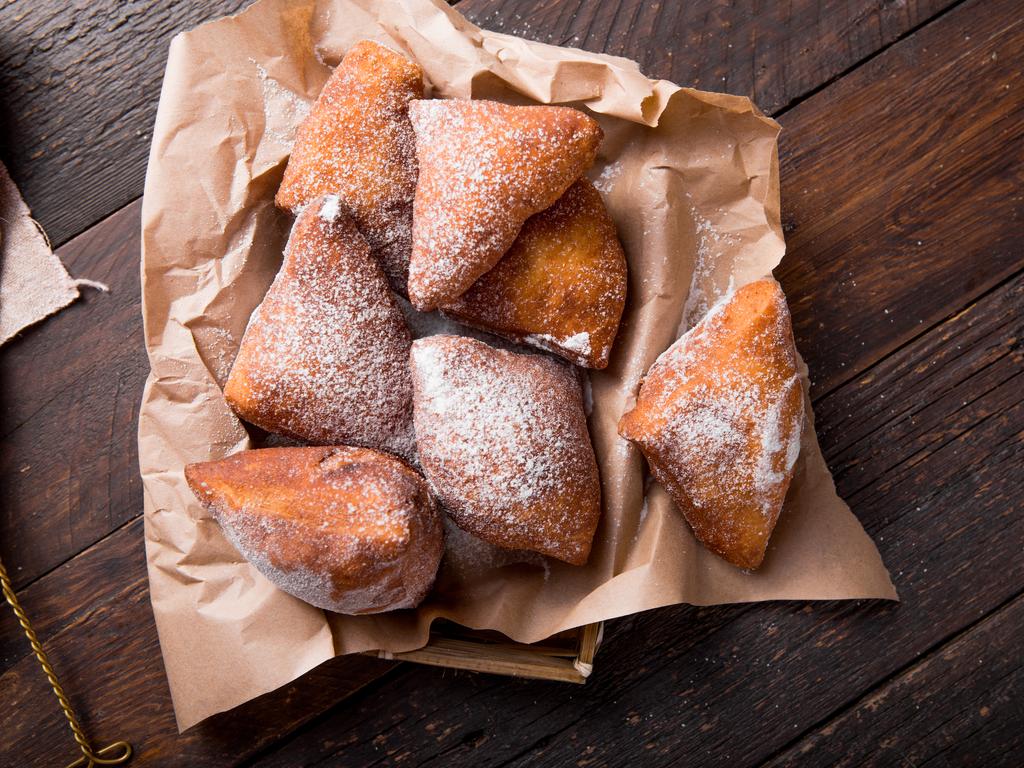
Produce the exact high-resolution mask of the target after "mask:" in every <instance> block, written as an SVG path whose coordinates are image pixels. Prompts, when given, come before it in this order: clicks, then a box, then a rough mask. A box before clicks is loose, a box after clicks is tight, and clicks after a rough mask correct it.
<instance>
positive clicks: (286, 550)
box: [185, 447, 444, 614]
mask: <svg viewBox="0 0 1024 768" xmlns="http://www.w3.org/2000/svg"><path fill="white" fill-rule="evenodd" d="M185 479H186V480H187V481H188V485H189V488H191V489H192V492H193V493H194V494H195V495H196V498H197V499H199V501H201V502H202V504H203V506H204V507H206V509H208V510H209V511H210V512H211V513H212V514H213V516H214V517H215V518H216V519H217V522H218V523H220V526H221V529H222V530H223V531H224V535H225V536H226V537H227V539H228V540H229V541H230V542H231V543H232V544H233V545H234V547H235V548H236V549H237V550H238V551H239V552H240V553H241V554H242V556H243V557H244V558H245V559H246V560H248V561H249V562H250V563H252V564H253V566H255V568H256V569H257V570H258V571H259V572H260V573H262V574H263V575H264V576H266V577H267V578H268V579H269V580H270V581H271V582H273V583H274V584H276V585H277V586H278V587H280V588H281V589H283V590H284V591H285V592H287V593H288V594H290V595H294V596H295V597H297V598H299V599H300V600H305V601H306V602H307V603H310V604H312V605H315V606H317V607H319V608H324V609H326V610H328V611H335V612H337V613H349V614H359V613H380V612H381V611H392V610H395V609H398V608H413V607H415V606H417V605H419V603H420V602H421V601H422V600H423V598H424V597H425V596H426V594H427V592H428V591H429V590H430V587H431V585H432V584H433V583H434V577H435V576H436V574H437V569H438V566H439V565H440V562H441V554H442V552H443V551H444V537H443V533H442V524H441V516H440V513H439V512H438V510H437V507H436V505H435V504H434V501H433V499H432V498H431V496H430V492H429V491H428V490H427V486H426V484H425V483H424V482H423V479H422V478H421V477H420V476H419V474H417V473H416V472H414V471H413V470H412V469H410V468H409V467H408V466H406V465H405V464H404V463H402V462H401V461H399V460H398V459H396V458H394V457H392V456H388V455H387V454H384V453H380V452H378V451H372V450H369V449H366V448H348V447H325V448H264V449H262V450H256V451H242V452H241V453H236V454H234V455H233V456H228V457H227V458H226V459H221V460H220V461H209V462H204V463H201V464H189V465H188V466H187V467H185Z"/></svg>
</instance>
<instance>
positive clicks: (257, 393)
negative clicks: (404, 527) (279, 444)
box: [224, 196, 414, 459]
mask: <svg viewBox="0 0 1024 768" xmlns="http://www.w3.org/2000/svg"><path fill="white" fill-rule="evenodd" d="M411 342H412V340H411V338H410V336H409V330H408V328H406V326H405V321H404V320H403V318H402V313H401V311H400V310H399V308H398V305H397V304H396V303H395V299H394V295H393V294H392V293H391V291H389V290H388V285H387V281H386V280H385V279H384V273H383V272H382V271H381V269H380V266H379V265H378V264H377V263H376V262H375V261H374V260H373V257H372V256H371V255H370V249H369V247H368V246H367V245H366V241H365V240H364V239H363V237H362V235H360V234H359V232H358V231H357V229H356V227H355V224H353V223H352V220H351V219H349V217H348V216H346V215H345V213H344V212H343V211H342V210H341V206H340V203H339V201H338V198H337V197H334V196H329V197H326V198H322V199H317V200H315V201H314V202H313V203H312V204H310V205H309V206H307V207H306V209H305V210H303V212H302V213H301V214H299V217H298V219H296V221H295V226H294V227H293V229H292V233H291V237H290V238H289V240H288V245H287V247H286V248H285V255H284V263H283V264H282V266H281V271H280V272H279V273H278V275H277V277H276V278H275V279H274V283H273V285H271V286H270V290H269V291H268V292H267V295H266V297H265V298H264V299H263V303H262V304H260V305H259V306H258V307H257V308H256V311H255V312H253V314H252V317H251V318H250V320H249V326H248V328H246V331H245V336H244V337H243V338H242V345H241V348H240V349H239V350H238V356H237V357H236V358H235V362H234V365H233V366H232V368H231V374H230V375H229V376H228V381H227V385H226V386H225V388H224V396H225V397H226V398H227V401H228V403H229V404H230V406H231V408H232V409H233V410H234V411H235V413H237V414H238V415H239V416H241V417H242V418H243V419H245V420H246V421H248V422H251V423H252V424H255V425H256V426H258V427H262V428H263V429H265V430H267V431H269V432H277V433H280V434H283V435H288V436H289V437H295V438H298V439H300V440H305V441H307V442H310V443H316V444H319V445H339V444H347V445H359V446H363V447H367V448H380V449H384V450H388V451H391V452H392V453H396V454H398V455H399V456H402V457H403V458H407V459H408V458H411V457H412V455H413V449H414V445H413V434H412V408H411V403H412V381H411V377H410V374H409V364H408V360H409V345H410V344H411Z"/></svg>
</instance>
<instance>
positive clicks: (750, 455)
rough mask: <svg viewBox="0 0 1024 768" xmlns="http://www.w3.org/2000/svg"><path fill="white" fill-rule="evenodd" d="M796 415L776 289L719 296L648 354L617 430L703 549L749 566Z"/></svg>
mask: <svg viewBox="0 0 1024 768" xmlns="http://www.w3.org/2000/svg"><path fill="white" fill-rule="evenodd" d="M803 424H804V401H803V386H802V384H801V380H800V375H799V372H798V370H797V357H796V347H795V345H794V343H793V329H792V326H791V322H790V316H789V309H788V307H787V306H786V297H785V295H784V294H783V292H782V288H781V287H780V286H779V284H778V283H777V282H775V280H773V279H771V278H767V279H763V280H758V281H756V282H753V283H749V284H747V285H745V286H744V287H742V288H740V289H739V290H738V291H736V293H735V294H733V295H732V296H731V297H730V298H728V299H724V300H723V301H721V302H720V303H718V304H717V305H715V307H714V308H712V309H711V311H710V312H708V314H707V315H706V316H705V317H704V319H703V320H701V321H700V322H699V323H698V324H697V325H696V326H694V327H693V328H692V329H691V330H690V331H689V332H688V333H687V334H686V335H684V336H683V337H682V338H680V339H679V340H678V341H676V342H675V344H673V345H672V346H671V347H669V348H668V349H667V350H666V351H665V352H664V353H663V354H662V355H661V356H660V357H659V358H658V360H657V361H656V362H655V364H654V365H653V366H652V367H651V369H650V371H648V373H647V376H646V377H645V378H644V381H643V384H642V386H641V387H640V392H639V395H638V396H637V402H636V406H635V408H634V409H633V410H632V411H630V412H629V413H626V414H625V415H624V416H623V417H622V419H621V420H620V422H619V434H620V435H622V436H623V437H625V438H627V439H628V440H631V441H633V442H634V443H636V444H637V445H639V446H640V449H641V450H642V451H643V453H644V455H645V456H646V457H647V461H648V463H649V464H650V467H651V472H652V473H653V475H654V477H655V478H656V479H657V480H658V481H659V482H660V483H661V484H662V485H664V486H665V489H666V490H667V491H668V492H669V495H670V496H671V497H672V499H673V500H674V501H675V503H676V504H677V505H678V506H679V509H680V510H681V511H682V513H683V515H684V516H685V517H686V519H687V521H688V522H689V523H690V525H691V526H692V528H693V532H694V535H695V536H696V537H697V538H698V539H700V541H702V542H703V543H704V544H705V546H707V547H708V549H710V550H711V551H713V552H715V553H717V554H718V555H720V556H722V557H723V558H725V559H726V560H728V561H729V562H730V563H732V564H734V565H737V566H739V567H740V568H748V569H752V568H757V567H758V566H759V565H760V564H761V561H762V559H763V558H764V553H765V548H766V547H767V545H768V538H769V537H770V536H771V533H772V529H773V528H774V527H775V523H776V521H777V520H778V518H779V513H780V511H781V510H782V502H783V500H784V499H785V497H786V490H787V489H788V488H789V482H790V480H791V479H792V477H793V466H794V463H795V462H796V459H797V456H798V455H799V453H800V433H801V431H802V430H803Z"/></svg>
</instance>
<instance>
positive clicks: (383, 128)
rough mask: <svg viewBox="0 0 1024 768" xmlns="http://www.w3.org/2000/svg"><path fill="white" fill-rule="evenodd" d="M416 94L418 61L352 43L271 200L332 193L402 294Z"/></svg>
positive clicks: (287, 204)
mask: <svg viewBox="0 0 1024 768" xmlns="http://www.w3.org/2000/svg"><path fill="white" fill-rule="evenodd" d="M422 98H423V71H422V70H421V69H420V67H419V65H417V64H414V63H413V62H411V61H409V60H408V59H407V58H405V57H404V56H402V55H400V54H398V53H395V52H394V51H392V50H390V49H388V48H385V47H384V46H382V45H378V44H377V43H374V42H371V41H369V40H362V41H360V42H358V43H356V44H355V45H354V46H352V48H350V49H349V51H348V53H346V54H345V58H344V59H342V60H341V64H339V65H338V68H337V69H335V70H334V73H333V74H332V75H331V77H330V79H329V80H328V81H327V84H326V85H324V87H323V90H322V91H321V92H320V96H319V97H318V98H317V100H316V103H315V104H314V105H313V108H312V110H310V113H309V116H308V117H306V119H305V120H304V121H303V123H302V125H301V126H300V127H299V130H298V133H297V134H296V137H295V147H294V149H293V150H292V155H291V158H290V159H289V160H288V166H287V167H286V168H285V172H284V180H283V181H282V182H281V188H280V189H279V190H278V192H277V198H276V202H277V205H278V206H280V207H281V208H284V209H286V210H288V211H291V212H292V213H295V212H297V210H298V209H299V208H301V207H302V206H305V205H307V204H308V203H309V202H310V201H312V200H313V199H314V198H317V197H320V196H321V195H325V194H336V195H338V197H339V198H340V200H341V202H342V204H343V205H344V206H345V209H346V210H347V211H348V213H349V214H350V215H351V216H352V218H353V219H354V220H355V222H356V225H357V226H358V227H359V231H360V232H362V234H363V236H364V237H365V238H366V241H367V242H368V243H369V244H370V249H371V250H372V251H373V253H374V255H375V256H376V257H377V259H378V260H379V261H380V263H381V266H382V267H384V272H385V273H386V274H387V276H388V281H389V282H390V283H391V285H392V286H393V287H394V289H395V290H396V291H399V292H400V293H402V294H404V293H405V290H406V289H405V282H406V279H407V277H408V274H409V254H410V252H411V250H412V200H413V194H414V192H415V190H416V144H415V140H414V138H413V131H412V123H410V122H409V110H408V107H409V102H410V101H411V100H412V99H422Z"/></svg>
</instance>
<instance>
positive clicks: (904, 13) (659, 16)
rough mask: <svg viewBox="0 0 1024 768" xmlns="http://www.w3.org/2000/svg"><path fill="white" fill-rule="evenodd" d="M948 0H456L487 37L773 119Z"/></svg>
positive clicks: (943, 6) (946, 4)
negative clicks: (583, 57) (526, 42)
mask: <svg viewBox="0 0 1024 768" xmlns="http://www.w3.org/2000/svg"><path fill="white" fill-rule="evenodd" d="M955 4H956V0H908V1H907V2H886V0H859V1H857V2H846V1H845V0H792V1H791V2H787V3H771V2H769V3H765V2H759V0H733V1H731V2H714V1H712V0H696V1H695V2H664V1H663V2H653V3H643V2H632V1H631V0H602V2H590V1H589V0H564V1H563V2H554V3H553V2H549V1H548V0H512V1H511V2H510V0H463V1H462V2H461V3H459V5H458V9H459V11H460V12H461V13H463V14H464V15H465V16H466V17H467V18H469V19H470V20H471V21H472V22H474V23H475V24H477V25H479V26H481V27H484V28H486V29H492V30H494V31H495V32H504V33H506V34H510V35H517V36H519V37H526V38H528V39H531V40H538V41H540V42H544V43H551V44H553V45H568V46H573V47H576V48H584V49H586V50H590V51H597V52H601V53H611V54H615V55H618V56H625V57H627V58H630V59H634V60H635V61H637V62H639V64H640V67H641V69H642V70H643V72H644V73H645V74H646V75H648V76H649V77H660V78H664V79H666V80H671V81H672V82H676V83H679V84H681V85H689V86H693V87H695V88H702V89H704V90H709V91H724V92H727V93H736V94H742V95H745V96H749V97H750V98H752V99H753V100H754V103H755V104H757V105H758V106H759V107H760V108H761V109H762V110H764V111H766V112H768V113H770V114H775V113H777V112H780V111H782V110H784V109H786V108H787V107H788V106H789V105H790V104H792V103H793V102H794V101H796V100H798V99H799V98H801V97H802V96H804V95H806V94H808V93H810V92H811V91H813V90H815V89H817V88H819V87H821V86H822V85H823V84H825V83H827V82H829V81H830V80H832V79H833V78H835V77H836V76H838V75H840V74H841V73H843V72H844V71H846V70H847V69H849V68H850V67H851V66H853V65H855V64H856V63H857V62H859V61H861V60H863V59H864V58H866V57H868V56H871V55H872V54H874V53H876V52H877V51H878V50H880V49H881V48H884V47H885V46H887V45H889V44H891V43H892V42H893V41H894V40H897V39H899V38H900V37H902V36H903V35H905V34H907V33H908V32H909V31H910V30H913V29H914V28H916V27H917V26H918V25H920V24H922V23H924V22H926V21H927V20H928V19H930V18H932V17H934V16H935V15H936V14H938V13H941V12H942V11H943V10H944V9H946V8H949V7H951V6H953V5H955Z"/></svg>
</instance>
